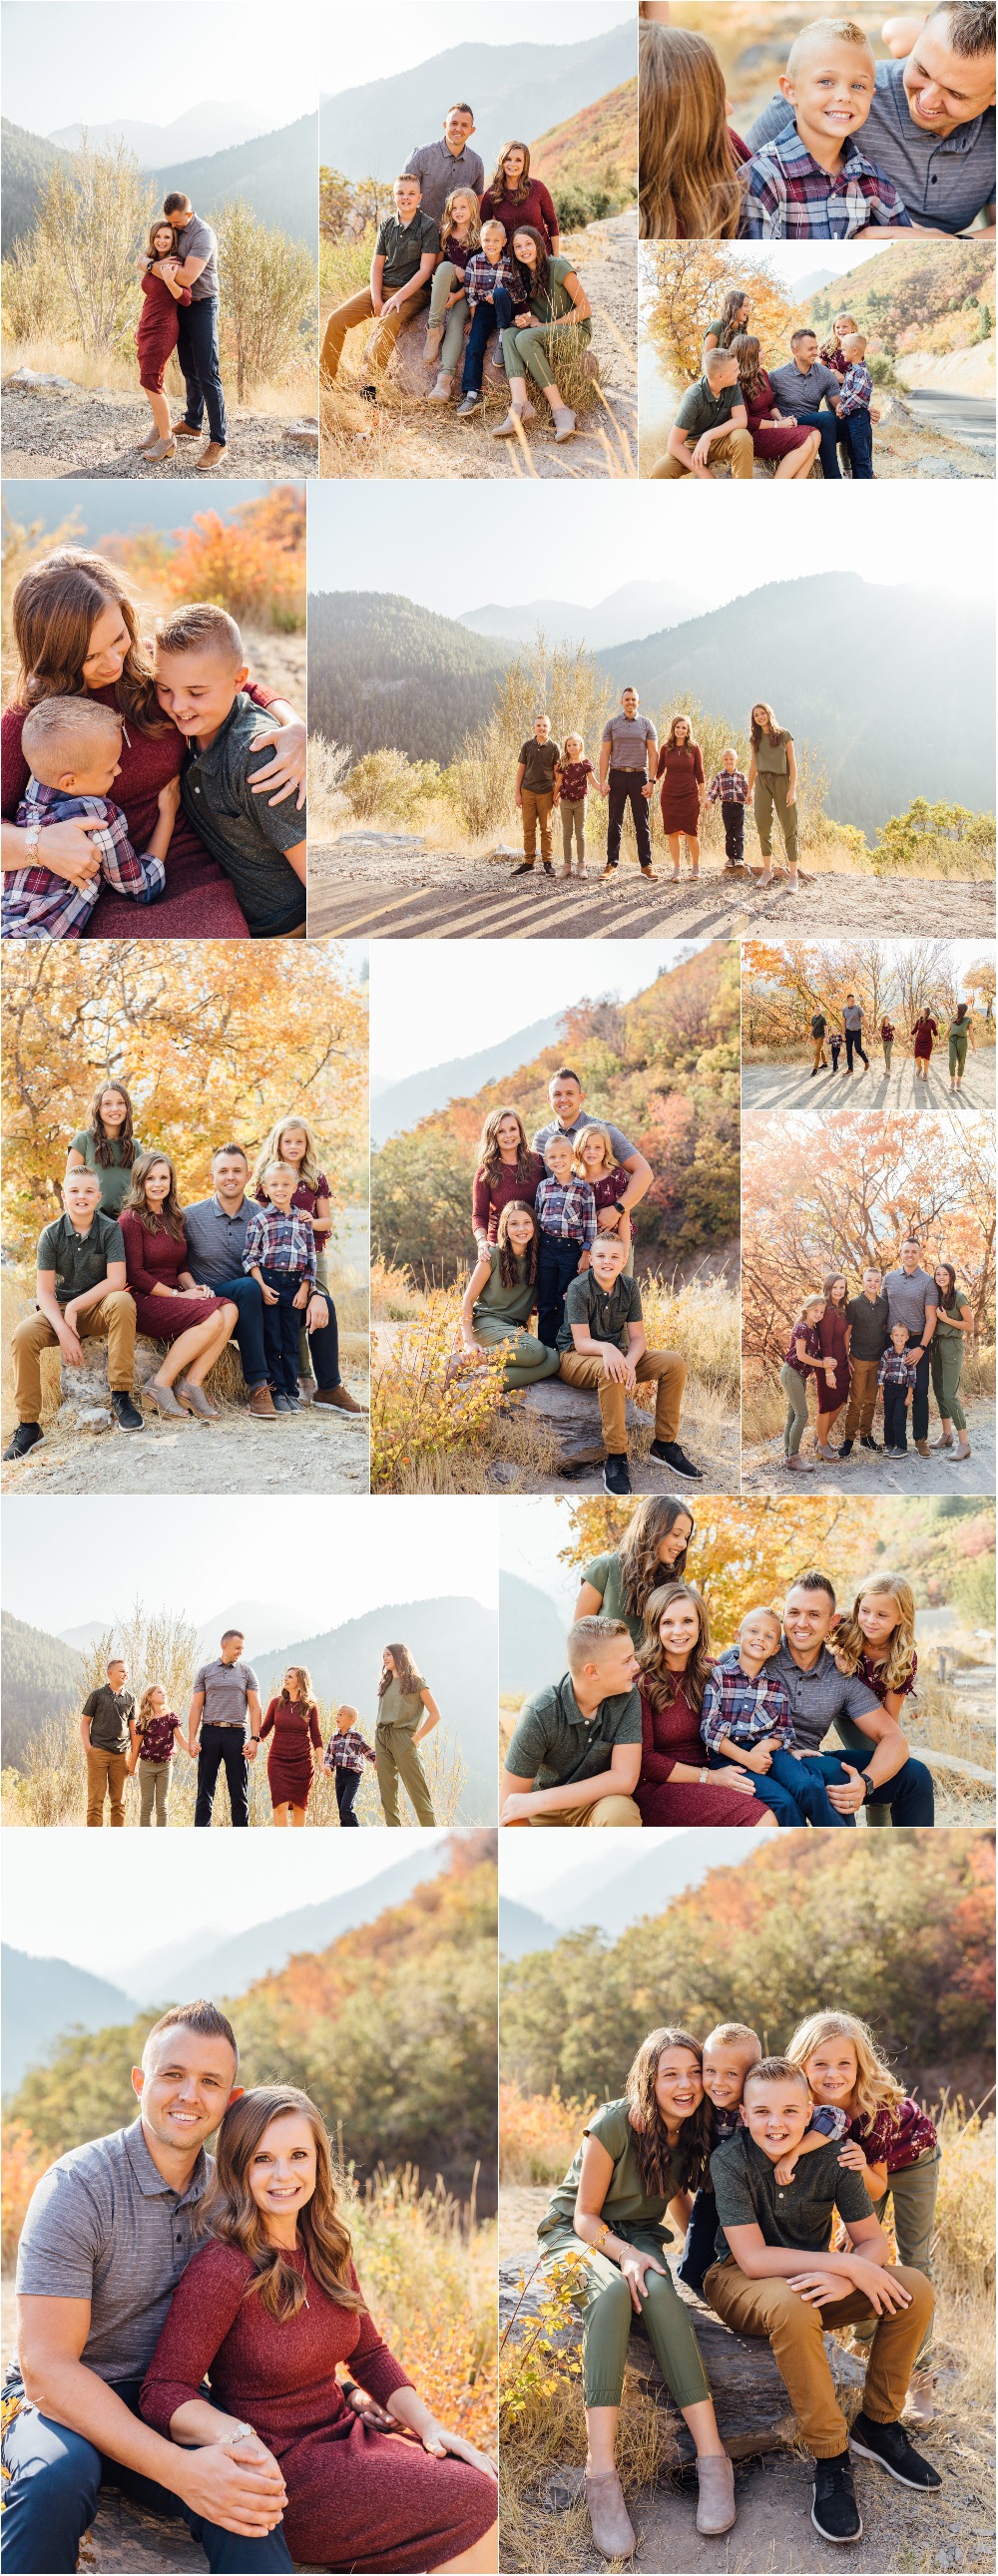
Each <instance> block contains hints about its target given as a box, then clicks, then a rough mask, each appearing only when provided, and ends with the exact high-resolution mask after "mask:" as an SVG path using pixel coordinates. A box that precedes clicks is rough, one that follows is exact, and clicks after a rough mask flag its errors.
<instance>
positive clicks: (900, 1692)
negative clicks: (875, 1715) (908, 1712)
mask: <svg viewBox="0 0 998 2576" xmlns="http://www.w3.org/2000/svg"><path fill="white" fill-rule="evenodd" d="M832 1652H833V1654H834V1657H835V1661H836V1663H837V1665H838V1668H839V1671H840V1673H856V1674H857V1675H858V1677H859V1679H860V1681H861V1682H865V1683H866V1687H867V1690H871V1691H872V1692H873V1695H874V1698H875V1699H878V1700H879V1701H880V1705H881V1708H883V1709H886V1711H887V1715H888V1717H893V1718H896V1719H898V1720H900V1716H901V1711H902V1709H903V1707H904V1703H905V1700H906V1698H908V1697H909V1696H911V1695H912V1694H913V1693H914V1689H915V1676H916V1674H917V1671H918V1655H917V1653H916V1650H915V1595H914V1593H913V1591H912V1588H911V1585H910V1583H906V1582H905V1580H904V1576H903V1575H901V1574H871V1576H870V1579H869V1582H868V1583H864V1584H862V1585H861V1586H860V1589H859V1591H858V1592H857V1594H856V1598H855V1601H854V1602H853V1605H852V1612H851V1614H850V1616H849V1617H848V1618H846V1617H843V1618H842V1619H841V1620H840V1622H839V1626H838V1629H837V1630H836V1633H835V1636H834V1638H833V1640H832Z"/></svg>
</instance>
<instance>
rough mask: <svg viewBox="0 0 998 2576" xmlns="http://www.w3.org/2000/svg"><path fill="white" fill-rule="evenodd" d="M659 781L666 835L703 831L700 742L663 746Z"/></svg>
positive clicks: (657, 772) (656, 773)
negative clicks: (701, 820)
mask: <svg viewBox="0 0 998 2576" xmlns="http://www.w3.org/2000/svg"><path fill="white" fill-rule="evenodd" d="M655 776H656V778H660V779H661V781H662V797H661V803H662V823H663V827H664V829H665V831H667V832H690V833H696V832H699V829H700V798H699V796H698V794H697V790H698V788H700V787H702V786H703V783H704V779H703V756H702V753H701V750H700V745H699V743H698V742H689V743H684V744H683V745H682V747H680V745H679V744H678V743H672V744H671V745H670V744H668V743H663V744H662V748H661V751H660V752H659V755H658V768H657V770H656V772H655Z"/></svg>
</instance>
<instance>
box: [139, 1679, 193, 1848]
mask: <svg viewBox="0 0 998 2576" xmlns="http://www.w3.org/2000/svg"><path fill="white" fill-rule="evenodd" d="M128 1732H129V1734H130V1736H131V1739H132V1749H131V1752H130V1754H129V1756H128V1776H129V1779H131V1778H133V1776H134V1773H135V1769H136V1765H138V1772H139V1823H140V1825H151V1824H152V1818H153V1805H154V1803H155V1808H156V1823H157V1825H165V1824H166V1822H167V1809H168V1807H169V1804H170V1789H171V1785H172V1781H173V1755H174V1750H175V1747H176V1744H177V1742H178V1741H179V1742H180V1743H181V1744H184V1745H186V1741H187V1739H186V1735H185V1732H184V1725H183V1720H182V1719H181V1718H179V1717H177V1716H175V1714H174V1711H173V1710H172V1708H168V1707H167V1701H166V1692H165V1690H164V1688H163V1685H162V1682H149V1683H148V1684H147V1687H146V1689H145V1690H144V1691H143V1693H142V1697H141V1699H140V1701H139V1712H138V1716H137V1717H132V1718H129V1721H128Z"/></svg>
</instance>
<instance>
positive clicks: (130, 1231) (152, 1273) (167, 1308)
mask: <svg viewBox="0 0 998 2576" xmlns="http://www.w3.org/2000/svg"><path fill="white" fill-rule="evenodd" d="M118 1222H119V1225H120V1227H121V1231H122V1234H123V1236H124V1239H125V1278H126V1281H127V1284H128V1286H129V1288H130V1289H131V1292H132V1296H133V1297H134V1299H135V1321H136V1324H137V1326H138V1329H139V1332H140V1333H148V1334H150V1336H151V1338H152V1340H153V1341H154V1342H175V1341H178V1340H179V1337H180V1335H181V1333H186V1332H189V1331H190V1329H191V1328H192V1326H193V1325H195V1324H204V1323H207V1320H208V1317H209V1315H217V1314H218V1312H219V1309H220V1308H221V1306H223V1305H224V1302H225V1300H224V1298H222V1297H184V1296H180V1297H169V1298H167V1297H157V1296H156V1295H155V1294H154V1290H155V1289H156V1288H157V1287H160V1288H175V1287H176V1284H177V1279H178V1275H179V1273H180V1271H181V1270H186V1268H187V1237H186V1235H184V1234H168V1233H167V1231H166V1227H165V1226H162V1227H158V1228H157V1229H156V1231H155V1232H153V1231H152V1229H151V1227H148V1226H145V1225H143V1223H142V1219H141V1217H140V1216H137V1215H136V1213H135V1210H134V1208H123V1209H122V1213H121V1216H120V1217H119V1219H118Z"/></svg>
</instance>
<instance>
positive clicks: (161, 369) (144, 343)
mask: <svg viewBox="0 0 998 2576" xmlns="http://www.w3.org/2000/svg"><path fill="white" fill-rule="evenodd" d="M140 282H141V286H142V311H141V313H140V315H139V327H138V330H137V332H136V334H135V343H136V347H137V349H138V353H139V383H140V385H141V387H142V391H143V393H144V394H149V393H152V394H161V393H162V391H163V378H164V376H165V374H166V369H167V364H168V361H169V360H170V359H171V358H172V356H173V352H174V350H175V348H176V345H177V340H178V338H179V335H180V324H179V322H178V320H177V316H178V314H179V311H180V307H181V304H189V303H190V300H191V290H190V287H189V286H185V287H184V288H183V291H182V293H181V295H180V297H179V299H178V298H177V297H176V296H175V295H171V293H170V289H169V287H168V286H167V285H166V284H165V282H164V280H163V278H161V277H154V276H153V274H152V270H151V269H148V268H147V270H146V273H145V276H144V277H143V278H142V279H141V281H140Z"/></svg>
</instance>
